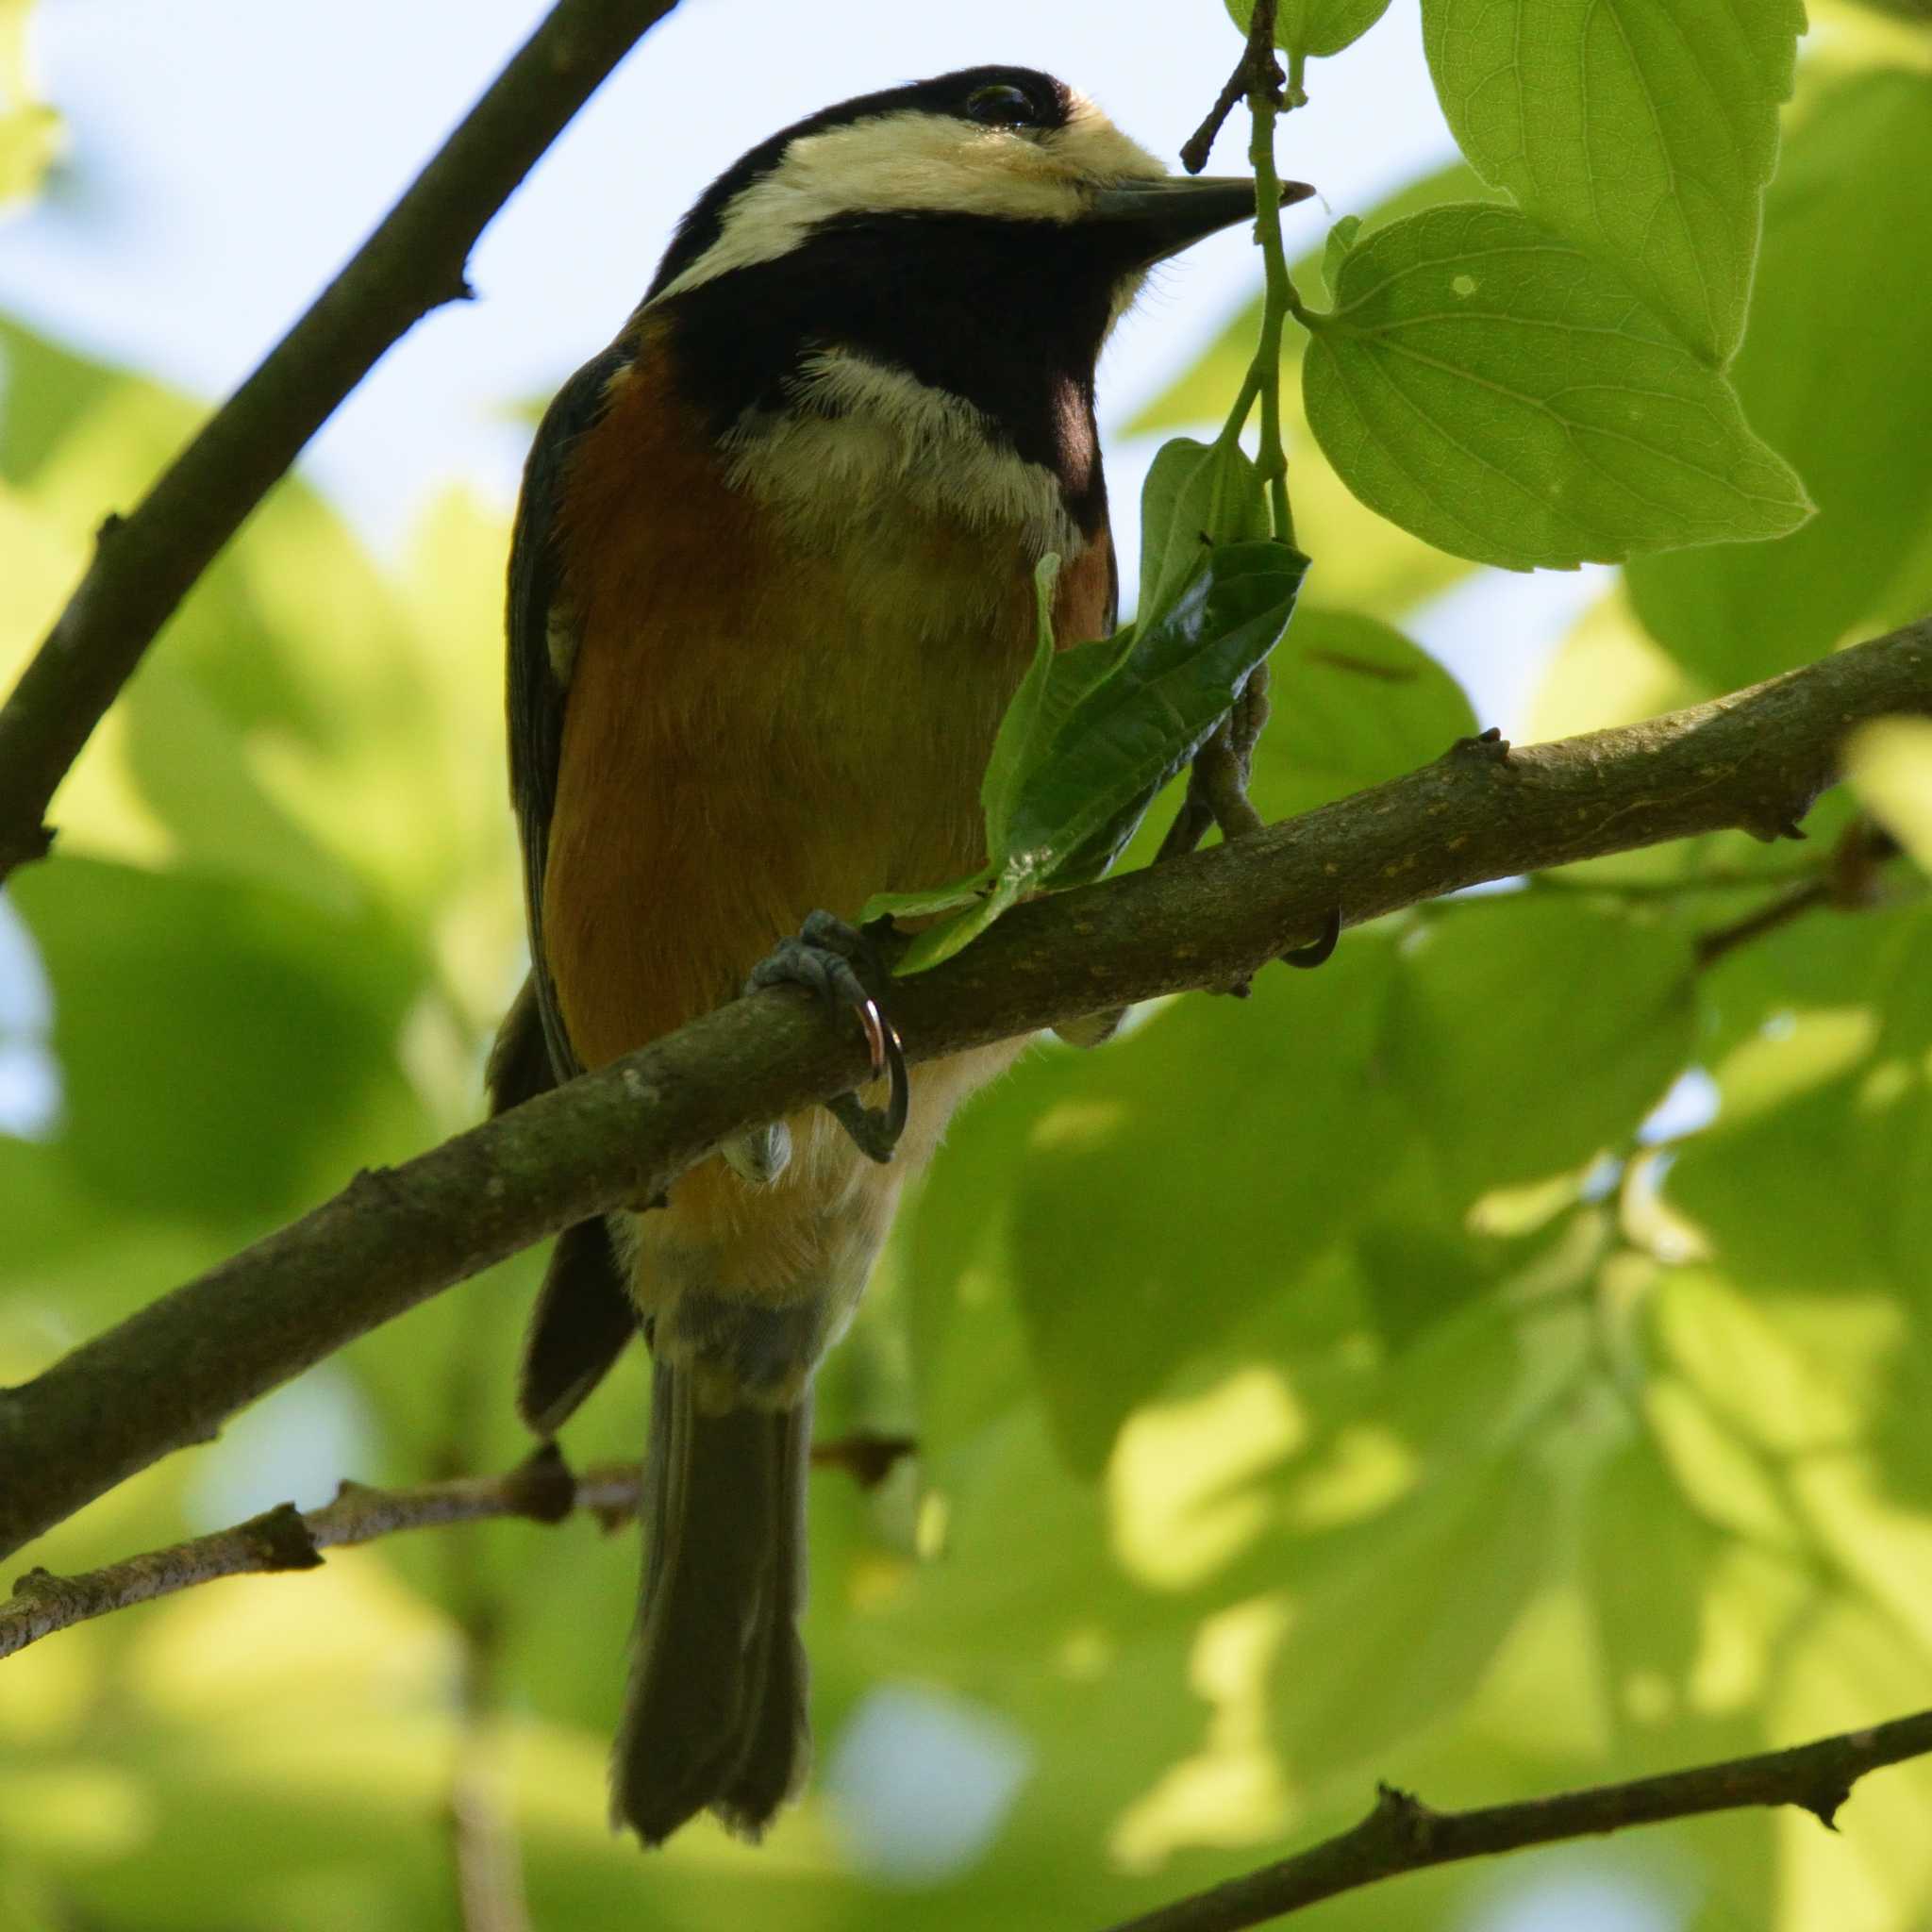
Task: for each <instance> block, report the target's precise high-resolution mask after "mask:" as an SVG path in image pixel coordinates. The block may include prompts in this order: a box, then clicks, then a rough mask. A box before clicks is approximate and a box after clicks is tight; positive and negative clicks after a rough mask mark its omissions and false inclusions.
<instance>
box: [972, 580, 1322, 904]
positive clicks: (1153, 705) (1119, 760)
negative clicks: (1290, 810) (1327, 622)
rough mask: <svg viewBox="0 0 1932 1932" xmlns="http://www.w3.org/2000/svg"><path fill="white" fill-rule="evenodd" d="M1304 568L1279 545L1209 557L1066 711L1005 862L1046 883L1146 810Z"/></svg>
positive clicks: (1230, 697) (1290, 602) (1021, 794)
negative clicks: (1135, 810)
mask: <svg viewBox="0 0 1932 1932" xmlns="http://www.w3.org/2000/svg"><path fill="white" fill-rule="evenodd" d="M1307 568H1308V560H1307V558H1305V557H1304V556H1302V555H1301V553H1300V552H1299V551H1296V550H1291V549H1290V548H1289V547H1288V546H1287V545H1286V544H1285V543H1274V542H1266V543H1231V544H1226V545H1224V546H1222V547H1220V548H1217V549H1215V550H1211V551H1209V552H1208V560H1207V563H1206V565H1205V566H1204V567H1203V569H1202V570H1201V572H1200V574H1199V575H1197V576H1196V577H1195V578H1194V580H1193V581H1192V582H1191V584H1190V585H1189V586H1188V588H1187V591H1185V592H1184V593H1183V595H1182V596H1181V597H1180V598H1179V600H1178V601H1177V602H1176V603H1174V605H1173V606H1172V608H1169V609H1168V610H1167V611H1166V613H1165V614H1164V615H1162V616H1161V617H1160V618H1159V619H1158V621H1157V622H1156V623H1155V624H1153V625H1148V626H1137V628H1136V632H1135V635H1134V639H1133V643H1132V647H1131V648H1130V649H1129V650H1128V651H1127V653H1126V655H1125V656H1124V658H1122V659H1121V661H1120V663H1119V665H1118V666H1117V668H1116V669H1115V670H1114V671H1113V672H1112V674H1111V675H1109V676H1108V677H1106V678H1105V679H1103V680H1102V681H1101V682H1100V683H1099V684H1097V685H1096V686H1094V687H1093V689H1092V690H1091V691H1089V692H1088V693H1087V694H1086V696H1084V697H1083V698H1081V700H1080V701H1079V703H1077V704H1076V705H1074V708H1072V710H1071V711H1069V712H1068V714H1067V716H1066V719H1065V721H1064V722H1063V723H1062V724H1061V725H1060V727H1059V730H1058V732H1057V733H1056V734H1055V737H1054V740H1053V742H1052V744H1051V746H1050V747H1049V748H1048V750H1047V752H1046V754H1045V756H1044V758H1042V759H1041V762H1040V763H1039V764H1037V765H1036V766H1035V767H1034V769H1033V770H1032V772H1030V773H1029V774H1028V775H1027V777H1026V779H1025V780H1024V782H1023V784H1022V785H1021V787H1020V789H1019V791H1018V794H1017V795H1016V797H1015V799H1014V801H1013V813H1012V821H1011V824H1010V825H1009V827H1008V842H1009V850H1008V865H1009V866H1010V865H1015V864H1017V865H1024V866H1026V867H1029V868H1030V869H1031V871H1032V872H1033V874H1034V875H1035V876H1036V877H1038V878H1040V879H1041V880H1042V881H1052V880H1053V879H1054V878H1055V877H1056V875H1057V874H1058V871H1059V868H1060V867H1061V866H1062V865H1063V864H1065V863H1066V862H1067V861H1069V860H1073V859H1074V858H1081V859H1086V858H1089V857H1090V856H1091V841H1092V840H1093V839H1094V838H1095V837H1096V836H1097V835H1099V834H1101V833H1103V832H1107V831H1109V830H1111V829H1113V828H1115V827H1118V826H1119V824H1120V823H1121V820H1122V815H1123V814H1124V813H1126V812H1128V811H1129V810H1130V809H1131V808H1132V807H1133V806H1134V804H1135V803H1136V801H1139V802H1140V803H1141V805H1142V806H1143V807H1144V806H1145V805H1146V804H1147V803H1150V802H1151V801H1152V799H1153V797H1154V794H1155V793H1156V792H1157V791H1158V790H1159V789H1160V787H1161V786H1162V785H1163V784H1165V783H1166V782H1167V780H1168V779H1169V778H1170V777H1172V776H1173V775H1174V773H1175V772H1177V771H1179V770H1180V768H1181V767H1182V766H1183V765H1184V764H1186V763H1187V761H1188V760H1189V759H1190V758H1192V757H1193V755H1194V753H1195V752H1196V751H1197V750H1199V749H1200V746H1201V742H1202V741H1203V740H1204V739H1205V738H1206V737H1207V736H1208V732H1210V731H1211V730H1212V729H1213V728H1214V725H1215V724H1216V722H1217V721H1218V720H1219V719H1220V718H1221V717H1222V716H1223V715H1224V713H1225V712H1226V710H1227V708H1228V707H1229V706H1230V705H1231V704H1233V702H1234V700H1235V699H1236V697H1238V696H1239V695H1240V693H1241V687H1242V685H1244V684H1245V683H1246V682H1247V679H1248V675H1249V674H1250V673H1251V672H1252V671H1253V670H1254V668H1255V666H1256V665H1257V664H1258V663H1260V661H1261V660H1262V658H1265V657H1267V655H1268V653H1269V652H1270V651H1272V650H1273V649H1274V645H1275V643H1276V642H1277V641H1279V639H1280V637H1281V634H1282V632H1283V631H1284V630H1286V629H1287V628H1288V621H1289V618H1290V616H1291V614H1292V613H1293V610H1294V600H1295V595H1296V593H1297V592H1298V591H1300V589H1301V583H1302V578H1303V577H1304V576H1305V575H1307ZM1131 831H1132V825H1131V824H1129V825H1128V826H1127V827H1126V831H1125V832H1124V833H1123V834H1122V837H1121V841H1120V842H1122V843H1124V842H1125V838H1126V836H1127V834H1128V833H1131ZM1116 849H1118V847H1116Z"/></svg>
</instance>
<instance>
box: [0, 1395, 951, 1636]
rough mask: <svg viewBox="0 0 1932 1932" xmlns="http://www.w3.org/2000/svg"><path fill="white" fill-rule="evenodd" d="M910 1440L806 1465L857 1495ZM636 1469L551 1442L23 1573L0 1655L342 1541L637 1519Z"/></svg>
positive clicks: (906, 1451)
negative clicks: (62, 1571) (76, 1571)
mask: <svg viewBox="0 0 1932 1932" xmlns="http://www.w3.org/2000/svg"><path fill="white" fill-rule="evenodd" d="M915 1446H916V1445H915V1444H914V1442H913V1441H912V1439H911V1437H909V1436H880V1435H874V1434H873V1433H872V1432H871V1431H869V1430H862V1429H861V1430H856V1431H854V1432H853V1433H852V1434H851V1435H848V1436H828V1437H827V1438H825V1440H824V1441H820V1442H814V1443H813V1444H812V1445H811V1459H812V1463H813V1466H814V1467H815V1468H819V1469H831V1470H842V1471H844V1472H845V1473H846V1474H849V1475H850V1476H851V1477H852V1479H853V1481H855V1482H856V1483H858V1486H859V1487H860V1488H861V1489H868V1490H869V1489H875V1488H876V1487H877V1486H878V1485H879V1484H880V1483H881V1482H883V1481H884V1480H885V1478H886V1477H887V1475H888V1474H891V1471H892V1469H893V1468H894V1467H895V1466H896V1465H897V1464H898V1463H899V1462H900V1461H901V1459H902V1458H904V1457H908V1456H910V1455H911V1454H912V1453H913V1450H914V1448H915ZM642 1484H643V1471H642V1470H641V1467H640V1466H639V1465H638V1464H637V1463H635V1462H609V1463H602V1464H600V1465H599V1466H598V1467H597V1468H595V1469H590V1470H586V1471H585V1472H584V1473H583V1474H581V1475H578V1474H573V1473H572V1471H571V1470H570V1468H569V1466H568V1465H567V1464H566V1463H565V1462H564V1459H563V1457H562V1454H561V1452H560V1451H559V1450H558V1447H557V1445H556V1444H555V1443H554V1442H546V1443H545V1444H544V1445H543V1446H542V1447H541V1449H538V1450H536V1451H535V1452H534V1453H533V1454H532V1455H531V1456H529V1457H527V1458H526V1459H525V1461H523V1462H522V1463H520V1464H519V1465H518V1466H517V1467H516V1468H515V1469H513V1470H511V1471H510V1472H509V1473H508V1474H506V1475H469V1476H456V1477H453V1478H450V1479H449V1480H446V1481H443V1482H433V1483H418V1484H416V1485H415V1486H414V1487H413V1488H411V1489H403V1490H373V1489H369V1488H367V1487H365V1486H364V1485H363V1484H361V1483H350V1482H345V1483H343V1484H342V1485H341V1488H340V1489H339V1490H338V1491H337V1492H336V1499H335V1501H334V1502H332V1503H329V1504H327V1505H325V1507H322V1508H320V1509H310V1510H308V1511H307V1512H304V1511H302V1510H299V1509H297V1508H296V1507H295V1506H294V1505H293V1504H292V1503H283V1504H281V1505H279V1506H278V1507H275V1508H274V1509H270V1510H268V1511H266V1512H265V1513H263V1514H262V1515H260V1516H256V1517H251V1518H250V1519H249V1521H248V1522H246V1523H240V1524H236V1525H235V1527H234V1528H232V1529H221V1530H216V1531H215V1532H214V1534H213V1535H211V1536H197V1537H192V1538H191V1539H190V1540H189V1541H187V1542H182V1543H170V1544H169V1545H168V1547H167V1548H166V1549H160V1550H149V1551H147V1552H146V1553H145V1554H144V1555H142V1556H139V1557H127V1558H126V1559H125V1561H123V1562H119V1563H109V1564H108V1565H107V1566H106V1567H105V1568H104V1569H100V1570H90V1571H87V1572H85V1573H84V1574H80V1575H77V1576H56V1575H54V1574H51V1573H50V1572H48V1571H46V1570H29V1571H28V1572H27V1573H26V1574H25V1575H24V1576H21V1577H18V1578H16V1579H15V1582H14V1587H13V1588H14V1593H13V1595H12V1596H11V1597H10V1598H8V1600H7V1601H6V1602H4V1603H0V1657H11V1656H12V1655H13V1654H14V1652H15V1651H17V1650H25V1648H26V1647H27V1645H28V1644H30V1643H37V1642H39V1641H40V1640H41V1639H42V1637H51V1636H52V1635H53V1634H54V1633H55V1631H57V1630H66V1629H70V1628H71V1627H72V1626H73V1625H75V1624H85V1623H87V1622H88V1621H89V1620H90V1619H91V1618H93V1617H105V1616H107V1615H108V1614H109V1613H110V1612H111V1611H114V1610H125V1609H131V1608H132V1607H134V1606H135V1605H136V1604H145V1603H152V1602H153V1601H154V1600H155V1599H156V1598H157V1597H163V1596H173V1595H175V1593H176V1592H177V1591H184V1590H192V1588H193V1587H194V1586H195V1585H196V1584H198V1583H212V1582H214V1581H215V1580H216V1579H217V1578H219V1577H223V1576H256V1575H263V1574H267V1573H268V1572H270V1571H275V1570H313V1569H315V1568H317V1567H318V1566H319V1565H320V1564H321V1562H322V1552H323V1551H324V1550H331V1549H337V1548H340V1547H341V1546H342V1545H344V1544H347V1543H367V1542H374V1541H375V1540H376V1538H378V1537H385V1536H394V1535H397V1534H398V1533H399V1532H401V1531H403V1530H408V1529H441V1528H443V1527H445V1526H446V1525H448V1524H454V1523H488V1522H491V1521H494V1520H497V1519H500V1518H504V1517H511V1516H521V1517H523V1518H525V1520H526V1521H527V1522H531V1523H546V1524H548V1523H561V1522H562V1521H563V1520H564V1518H565V1517H567V1516H570V1515H572V1514H574V1513H575V1512H577V1511H579V1510H581V1511H583V1512H585V1513H586V1514H588V1515H591V1516H595V1517H596V1518H598V1520H599V1521H600V1522H601V1523H602V1524H603V1525H604V1527H605V1528H606V1529H614V1528H615V1527H616V1526H617V1525H618V1524H621V1523H625V1522H626V1521H628V1520H629V1519H630V1518H631V1517H633V1516H635V1515H636V1514H637V1508H638V1494H639V1491H640V1490H641V1488H642Z"/></svg>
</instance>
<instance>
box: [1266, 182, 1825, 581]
mask: <svg viewBox="0 0 1932 1932" xmlns="http://www.w3.org/2000/svg"><path fill="white" fill-rule="evenodd" d="M1340 283H1341V287H1340V294H1339V300H1338V306H1337V307H1336V308H1335V309H1334V310H1333V311H1332V312H1331V313H1329V314H1326V315H1322V316H1318V317H1315V318H1312V320H1313V323H1314V326H1315V338H1314V341H1312V342H1311V343H1310V344H1309V347H1308V351H1307V358H1306V359H1305V361H1304V364H1303V371H1302V383H1303V394H1304V399H1305V403H1306V407H1307V414H1308V422H1309V424H1310V425H1311V426H1312V427H1313V429H1314V432H1315V435H1316V436H1317V438H1318V439H1319V440H1320V441H1321V444H1322V447H1323V449H1324V452H1325V453H1326V455H1327V457H1328V459H1329V461H1330V462H1332V463H1333V464H1334V465H1335V467H1336V469H1337V471H1339V472H1340V474H1341V478H1342V480H1343V481H1344V482H1345V483H1346V484H1347V485H1348V486H1349V488H1350V489H1351V490H1353V491H1355V492H1356V494H1357V496H1359V497H1360V498H1361V500H1362V501H1363V502H1364V503H1366V504H1368V505H1369V506H1370V508H1373V509H1377V510H1379V511H1381V513H1382V514H1383V515H1384V516H1386V517H1389V518H1391V520H1392V521H1394V522H1396V523H1399V524H1401V525H1403V526H1404V528H1406V529H1408V530H1412V531H1413V532H1415V534H1416V535H1418V536H1420V537H1423V538H1424V539H1425V540H1426V541H1429V542H1432V543H1435V544H1438V545H1440V546H1441V548H1443V549H1445V550H1450V551H1453V552H1455V553H1456V554H1457V555H1458V556H1461V557H1468V558H1474V559H1475V560H1476V561H1477V562H1482V563H1494V564H1501V565H1503V566H1504V567H1506V568H1507V569H1511V570H1528V569H1533V568H1537V567H1539V566H1541V567H1546V568H1554V569H1569V568H1571V567H1573V566H1574V565H1575V564H1578V563H1582V562H1585V561H1596V562H1604V563H1614V562H1620V561H1622V560H1623V559H1624V558H1626V557H1630V556H1633V555H1634V554H1636V553H1637V552H1638V551H1641V550H1662V549H1669V548H1673V547H1674V546H1677V545H1681V544H1687V543H1712V542H1717V541H1721V540H1723V539H1726V538H1747V537H1749V538H1758V537H1778V536H1782V535H1784V534H1785V533H1786V532H1787V531H1789V530H1792V529H1795V528H1796V527H1797V526H1798V525H1799V524H1801V523H1802V522H1803V521H1804V520H1805V517H1806V516H1807V513H1808V506H1807V502H1806V498H1805V493H1804V490H1803V487H1802V486H1801V485H1800V483H1799V481H1798V479H1797V477H1796V476H1795V475H1792V473H1791V472H1790V469H1789V468H1788V467H1787V466H1786V465H1785V463H1784V462H1783V461H1782V460H1781V459H1780V458H1778V457H1777V456H1776V455H1774V453H1773V452H1772V451H1771V450H1769V449H1767V448H1766V447H1765V446H1764V444H1763V443H1761V442H1759V441H1758V440H1757V438H1756V437H1755V436H1754V435H1753V434H1752V433H1751V431H1750V429H1749V427H1748V426H1747V425H1746V424H1745V422H1744V418H1743V415H1742V413H1741V412H1740V409H1739V408H1738V404H1737V399H1736V398H1735V397H1734V396H1733V395H1732V393H1731V391H1730V390H1729V388H1728V387H1727V386H1726V384H1725V383H1724V378H1723V377H1722V376H1720V375H1716V374H1715V373H1714V372H1713V371H1711V370H1710V369H1708V368H1707V367H1706V366H1705V365H1704V364H1703V363H1701V362H1700V361H1698V359H1697V358H1696V357H1694V356H1693V355H1692V354H1691V352H1690V351H1689V350H1688V349H1686V348H1685V347H1684V346H1683V344H1682V343H1680V342H1679V341H1677V340H1676V339H1675V338H1674V336H1673V335H1672V334H1671V333H1670V331H1669V330H1668V329H1667V328H1665V327H1664V326H1663V325H1662V324H1661V323H1659V322H1658V321H1657V318H1656V317H1655V316H1653V315H1652V314H1651V313H1650V312H1649V311H1648V310H1647V309H1645V308H1643V307H1642V305H1641V303H1640V302H1638V301H1637V300H1636V299H1635V298H1634V297H1633V295H1632V294H1631V292H1630V291H1629V289H1628V288H1627V287H1625V286H1624V284H1622V283H1620V282H1619V281H1618V280H1617V279H1616V277H1615V276H1614V275H1611V274H1610V273H1609V271H1608V270H1607V269H1605V268H1603V267H1601V266H1600V265H1598V264H1597V263H1596V262H1594V261H1592V260H1591V258H1589V257H1588V256H1585V255H1583V254H1581V253H1580V252H1578V251H1577V250H1576V249H1574V248H1573V247H1571V246H1569V245H1568V244H1567V243H1565V242H1560V241H1558V240H1557V239H1556V238H1555V237H1554V236H1551V235H1549V234H1548V233H1546V232H1545V231H1543V230H1541V229H1540V228H1539V227H1538V226H1537V225H1535V224H1534V223H1533V222H1531V221H1530V220H1529V219H1528V218H1527V217H1526V216H1524V215H1521V214H1518V213H1516V212H1515V211H1514V210H1512V209H1507V208H1482V207H1473V206H1472V207H1459V208H1436V209H1433V210H1431V211H1430V212H1428V213H1426V214H1422V215H1416V216H1412V217H1411V218H1410V219H1408V220H1407V221H1404V222H1400V223H1397V224H1396V225H1394V226H1393V227H1389V228H1383V229H1380V230H1378V231H1377V232H1376V233H1375V234H1374V235H1373V236H1371V237H1370V238H1369V240H1368V241H1367V242H1365V243H1364V244H1363V245H1362V246H1361V247H1359V248H1357V249H1356V250H1355V251H1354V252H1353V253H1351V254H1350V255H1349V256H1348V257H1347V258H1346V259H1345V260H1344V261H1343V262H1342V264H1341V274H1340Z"/></svg>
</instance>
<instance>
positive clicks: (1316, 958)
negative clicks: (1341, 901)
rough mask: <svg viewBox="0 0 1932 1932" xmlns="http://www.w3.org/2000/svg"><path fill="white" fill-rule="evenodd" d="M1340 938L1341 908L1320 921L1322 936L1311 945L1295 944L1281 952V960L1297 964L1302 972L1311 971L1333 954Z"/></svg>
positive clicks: (1323, 964)
mask: <svg viewBox="0 0 1932 1932" xmlns="http://www.w3.org/2000/svg"><path fill="white" fill-rule="evenodd" d="M1340 941H1341V907H1340V906H1338V907H1336V908H1335V909H1334V911H1332V912H1331V913H1329V915H1328V917H1327V918H1326V919H1324V921H1323V922H1322V937H1321V938H1320V939H1318V940H1317V941H1315V942H1314V943H1313V944H1312V945H1307V946H1297V947H1296V948H1295V949H1294V951H1293V952H1291V953H1284V954H1282V956H1281V958H1282V962H1283V964H1285V965H1289V966H1297V967H1299V968H1300V969H1301V970H1302V971H1303V972H1304V973H1312V972H1313V971H1314V969H1315V968H1316V967H1317V966H1325V965H1327V963H1328V961H1329V960H1330V959H1331V958H1333V957H1334V955H1335V948H1336V946H1337V944H1338V943H1339V942H1340Z"/></svg>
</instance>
